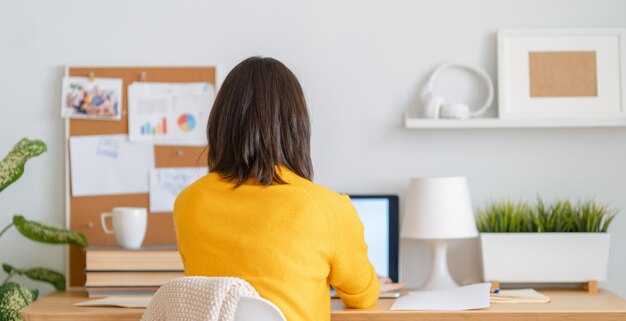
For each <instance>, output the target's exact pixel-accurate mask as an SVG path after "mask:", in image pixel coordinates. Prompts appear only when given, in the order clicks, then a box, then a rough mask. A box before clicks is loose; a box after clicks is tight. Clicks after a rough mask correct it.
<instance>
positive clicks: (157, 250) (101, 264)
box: [85, 246, 184, 298]
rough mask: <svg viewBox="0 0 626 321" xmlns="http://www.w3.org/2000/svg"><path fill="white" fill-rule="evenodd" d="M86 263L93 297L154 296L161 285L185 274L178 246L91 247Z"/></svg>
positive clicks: (89, 286)
mask: <svg viewBox="0 0 626 321" xmlns="http://www.w3.org/2000/svg"><path fill="white" fill-rule="evenodd" d="M86 263H87V264H86V274H87V280H86V282H85V288H86V289H87V292H88V293H89V297H90V298H93V297H105V296H123V295H132V296H136V295H152V294H154V292H156V290H158V289H159V287H160V286H161V285H163V284H165V283H167V282H168V281H170V280H172V279H175V278H178V277H182V276H183V275H184V269H183V263H182V261H181V259H180V255H179V254H178V250H177V249H176V247H175V246H168V247H145V248H142V249H138V250H127V249H121V248H118V247H89V248H87V262H86Z"/></svg>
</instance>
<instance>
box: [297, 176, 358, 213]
mask: <svg viewBox="0 0 626 321" xmlns="http://www.w3.org/2000/svg"><path fill="white" fill-rule="evenodd" d="M297 185H298V186H300V187H302V188H303V189H305V190H306V192H307V194H309V196H310V198H312V199H314V200H315V201H317V202H318V203H319V204H320V205H322V206H323V207H325V208H326V209H328V210H331V212H336V211H337V210H338V209H341V208H346V207H348V208H349V207H351V206H352V203H351V202H350V197H348V195H345V194H341V193H338V192H336V191H334V190H332V189H330V188H328V187H326V186H324V185H321V184H317V183H315V182H312V181H309V180H307V179H304V178H301V179H299V180H298V182H297Z"/></svg>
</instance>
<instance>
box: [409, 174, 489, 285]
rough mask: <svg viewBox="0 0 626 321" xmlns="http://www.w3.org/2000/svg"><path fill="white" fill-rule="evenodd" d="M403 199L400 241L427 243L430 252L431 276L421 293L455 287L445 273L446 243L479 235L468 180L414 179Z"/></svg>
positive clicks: (447, 178) (452, 280) (452, 178)
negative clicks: (450, 240)
mask: <svg viewBox="0 0 626 321" xmlns="http://www.w3.org/2000/svg"><path fill="white" fill-rule="evenodd" d="M406 199H407V203H406V211H405V212H404V221H403V222H402V232H401V236H402V238H405V239H420V240H429V241H430V244H431V246H432V250H433V261H432V269H431V271H430V276H429V277H428V279H427V280H426V282H425V283H424V285H422V287H421V290H439V289H448V288H453V287H457V286H458V285H457V284H456V282H455V281H454V279H452V277H451V276H450V272H449V271H448V263H447V257H446V255H447V249H448V243H447V240H449V239H462V238H472V237H476V236H478V231H477V230H476V221H475V219H474V212H473V210H472V202H471V200H470V194H469V188H468V185H467V179H466V178H465V177H434V178H413V179H411V185H410V187H409V193H408V194H407V198H406Z"/></svg>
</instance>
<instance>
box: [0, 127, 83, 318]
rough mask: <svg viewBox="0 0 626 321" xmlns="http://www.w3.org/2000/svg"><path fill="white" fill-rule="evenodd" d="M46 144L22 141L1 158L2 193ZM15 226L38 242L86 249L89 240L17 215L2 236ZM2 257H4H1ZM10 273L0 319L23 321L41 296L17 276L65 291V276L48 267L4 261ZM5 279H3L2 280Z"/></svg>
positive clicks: (0, 298)
mask: <svg viewBox="0 0 626 321" xmlns="http://www.w3.org/2000/svg"><path fill="white" fill-rule="evenodd" d="M46 149H47V148H46V145H45V144H44V143H43V142H42V141H40V140H29V139H22V140H20V141H19V142H18V143H17V144H16V145H15V146H14V147H13V149H12V150H11V151H10V152H9V153H8V154H7V156H6V157H5V158H4V159H3V160H2V161H0V192H2V191H3V190H4V189H5V188H7V187H8V186H9V185H11V184H12V183H14V182H15V181H17V180H18V179H19V178H20V177H21V176H22V174H23V173H24V165H25V164H26V162H27V161H28V160H29V159H31V158H33V157H35V156H39V155H41V154H42V153H44V152H45V151H46ZM11 228H15V229H16V230H17V231H18V232H19V233H20V234H22V235H23V236H25V237H26V238H28V239H31V240H33V241H36V242H42V243H49V244H73V245H76V246H80V247H82V248H84V247H85V246H87V239H86V238H85V236H84V235H83V234H81V233H78V232H75V231H72V230H68V229H64V228H61V227H57V226H53V225H48V224H42V223H39V222H33V221H29V220H27V219H26V218H24V216H22V215H14V216H13V219H12V220H11V222H10V223H9V224H8V225H7V226H6V227H4V228H3V229H1V230H0V237H2V235H3V234H4V233H6V232H7V231H8V230H10V229H11ZM0 259H1V258H0ZM2 269H3V270H4V272H6V274H7V276H6V277H5V278H4V280H3V281H2V283H0V321H17V320H22V319H21V317H20V315H19V311H20V310H21V309H22V308H24V307H25V306H27V305H28V304H30V303H31V302H33V301H34V300H36V299H37V296H38V295H39V291H38V290H37V289H27V288H24V287H22V286H21V285H19V284H18V283H15V282H12V281H11V280H12V279H13V278H14V277H15V276H17V275H21V276H25V277H27V278H30V279H32V280H37V281H42V282H46V283H49V284H51V285H52V286H53V287H54V288H55V289H56V290H57V291H63V290H65V276H63V274H61V273H59V272H57V271H53V270H49V269H46V268H41V267H35V268H16V267H14V266H12V265H9V264H6V263H5V264H2ZM0 280H1V279H0Z"/></svg>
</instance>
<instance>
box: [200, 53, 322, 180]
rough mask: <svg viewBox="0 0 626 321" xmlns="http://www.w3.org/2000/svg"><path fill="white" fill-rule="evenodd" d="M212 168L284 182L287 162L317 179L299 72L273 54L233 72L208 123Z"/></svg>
mask: <svg viewBox="0 0 626 321" xmlns="http://www.w3.org/2000/svg"><path fill="white" fill-rule="evenodd" d="M207 139H208V141H209V152H208V164H209V170H210V171H212V172H217V173H219V174H220V175H221V176H222V177H224V178H226V179H229V180H232V181H233V182H234V183H235V187H238V186H240V185H241V184H243V183H245V182H246V181H247V180H249V179H254V180H256V181H257V182H258V183H260V184H262V185H271V184H275V183H277V184H284V183H285V181H283V180H282V179H281V177H280V176H279V175H278V173H277V172H276V167H277V166H284V167H286V168H288V169H290V170H291V171H293V172H294V173H296V174H297V175H299V176H301V177H304V178H306V179H308V180H311V179H312V177H313V165H312V163H311V155H310V140H311V125H310V122H309V114H308V111H307V107H306V101H305V99H304V93H303V92H302V87H300V83H299V82H298V79H297V78H296V76H295V75H294V74H293V73H292V72H291V70H289V68H287V67H286V66H285V65H284V64H282V63H281V62H280V61H278V60H276V59H273V58H263V57H251V58H248V59H246V60H244V61H242V62H241V63H239V64H238V65H237V66H235V68H233V70H232V71H231V72H230V73H229V74H228V76H227V77H226V79H225V80H224V83H223V84H222V87H221V88H220V90H219V92H218V94H217V97H216V98H215V103H214V104H213V109H212V110H211V115H210V116H209V123H208V125H207Z"/></svg>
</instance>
